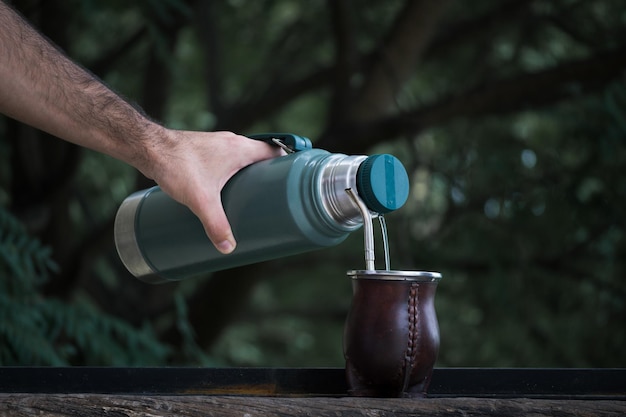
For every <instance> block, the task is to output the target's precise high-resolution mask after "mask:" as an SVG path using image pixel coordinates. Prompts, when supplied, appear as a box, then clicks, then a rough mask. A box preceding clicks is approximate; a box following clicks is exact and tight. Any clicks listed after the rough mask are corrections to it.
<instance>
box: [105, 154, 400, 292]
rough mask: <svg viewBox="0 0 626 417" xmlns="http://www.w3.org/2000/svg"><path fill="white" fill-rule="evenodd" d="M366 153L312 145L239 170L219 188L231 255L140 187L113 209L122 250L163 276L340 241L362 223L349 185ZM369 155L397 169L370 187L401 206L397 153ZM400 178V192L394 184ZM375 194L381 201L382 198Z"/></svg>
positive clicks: (164, 198) (148, 277)
mask: <svg viewBox="0 0 626 417" xmlns="http://www.w3.org/2000/svg"><path fill="white" fill-rule="evenodd" d="M386 157H390V158H393V157H391V156H389V155H386ZM369 158H372V157H369ZM367 159H368V157H366V156H346V155H343V154H332V153H329V152H327V151H325V150H321V149H307V150H304V151H299V152H295V153H291V154H289V155H286V156H282V157H278V158H274V159H270V160H265V161H261V162H257V163H255V164H252V165H250V166H248V167H246V168H244V169H242V170H241V171H239V172H238V173H237V174H235V175H234V176H233V177H232V178H231V179H230V180H229V181H228V183H227V184H226V185H225V187H224V189H223V191H222V204H223V206H224V210H225V212H226V215H227V217H228V219H229V222H230V224H231V227H232V230H233V235H234V237H235V239H236V240H237V247H236V249H235V250H234V251H233V252H232V253H231V254H228V255H224V254H222V253H220V252H218V251H217V250H216V249H215V247H214V246H213V244H212V243H211V241H210V240H209V239H208V237H207V236H206V234H205V231H204V228H203V226H202V224H201V222H200V220H199V219H198V218H197V217H196V216H195V215H194V214H193V213H192V212H191V211H190V210H189V209H188V208H187V207H186V206H184V205H182V204H180V203H178V202H176V201H175V200H173V199H172V198H170V197H169V196H168V195H167V194H165V193H164V192H163V191H162V190H161V189H160V188H159V187H153V188H150V189H148V190H142V191H138V192H137V193H134V194H132V195H131V196H129V197H128V198H127V199H126V200H124V202H123V203H122V205H121V206H120V208H119V210H118V213H117V216H116V220H115V243H116V247H117V250H118V254H119V255H120V258H121V259H122V262H123V263H124V265H125V266H126V267H127V269H128V270H129V271H130V272H131V273H132V274H133V275H135V276H136V277H137V278H139V279H142V280H144V281H146V282H150V283H160V282H168V281H177V280H180V279H184V278H188V277H192V276H195V275H199V274H202V273H207V272H212V271H218V270H222V269H228V268H233V267H236V266H240V265H246V264H252V263H256V262H261V261H265V260H269V259H275V258H279V257H283V256H289V255H294V254H298V253H302V252H306V251H310V250H314V249H319V248H324V247H329V246H334V245H337V244H339V243H341V242H342V241H343V240H345V239H346V238H347V236H348V235H349V234H350V233H351V232H352V231H354V230H356V229H358V228H359V227H361V226H362V222H363V220H362V217H361V215H360V213H359V210H358V207H356V206H355V205H354V204H353V203H352V202H351V201H350V198H349V196H348V195H347V193H346V192H345V189H347V188H351V189H358V188H359V184H358V182H359V180H358V175H357V174H358V171H359V170H360V169H361V165H363V162H364V161H366V160H367ZM372 162H374V164H375V165H374V169H376V166H377V165H380V166H381V167H384V166H389V167H390V168H387V169H386V170H387V171H389V170H390V169H391V170H392V171H390V172H387V176H389V175H391V176H392V178H390V179H388V181H387V183H388V184H387V185H385V184H382V185H379V186H376V185H374V187H370V188H368V190H369V192H370V193H371V192H374V194H375V193H376V192H378V194H381V193H383V194H384V198H386V199H388V201H389V204H391V205H392V206H394V207H392V209H395V205H398V204H399V205H402V204H403V203H404V201H405V200H406V197H407V195H408V179H406V178H405V177H406V172H405V171H404V169H403V168H402V167H401V165H400V167H401V168H402V169H400V171H401V172H399V173H398V172H393V170H395V171H398V170H399V168H398V164H399V162H398V161H397V160H396V159H395V158H393V161H392V162H393V163H392V164H389V163H388V162H389V161H388V160H385V161H384V162H387V164H386V165H385V164H383V160H380V161H378V162H376V161H372ZM391 165H393V167H391ZM365 175H366V176H367V173H366V174H365ZM398 175H399V178H400V179H399V180H398ZM372 176H376V177H378V176H380V175H378V174H376V175H374V174H372ZM362 182H367V184H368V187H369V184H370V182H372V181H370V179H369V177H368V179H367V180H363V181H362ZM398 182H400V183H401V184H400V188H401V189H400V192H399V194H400V195H396V194H398V193H397V192H396V191H395V190H396V189H397V184H396V183H398ZM405 182H406V184H404V183H405ZM389 184H391V186H390V185H389ZM393 186H395V187H396V188H393ZM361 188H363V187H362V186H361ZM404 188H406V191H405V190H404ZM387 189H391V192H389V190H387ZM372 190H373V191H372ZM370 199H371V200H372V201H373V202H374V203H377V202H378V201H379V199H380V198H379V197H377V196H374V197H370ZM382 204H383V205H385V204H386V203H385V201H383V203H382Z"/></svg>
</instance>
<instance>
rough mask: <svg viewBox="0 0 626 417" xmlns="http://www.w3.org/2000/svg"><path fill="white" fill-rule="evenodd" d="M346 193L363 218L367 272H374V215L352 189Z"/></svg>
mask: <svg viewBox="0 0 626 417" xmlns="http://www.w3.org/2000/svg"><path fill="white" fill-rule="evenodd" d="M346 193H348V195H349V196H350V198H351V199H352V201H353V202H354V204H356V206H357V207H358V208H359V211H360V212H361V216H363V234H364V235H365V270H366V271H374V270H375V269H376V266H375V263H374V259H375V256H374V226H373V225H372V215H371V213H370V211H369V209H368V208H367V206H366V205H365V203H364V202H363V200H361V199H360V198H359V197H358V196H357V195H356V193H355V192H354V191H352V188H346Z"/></svg>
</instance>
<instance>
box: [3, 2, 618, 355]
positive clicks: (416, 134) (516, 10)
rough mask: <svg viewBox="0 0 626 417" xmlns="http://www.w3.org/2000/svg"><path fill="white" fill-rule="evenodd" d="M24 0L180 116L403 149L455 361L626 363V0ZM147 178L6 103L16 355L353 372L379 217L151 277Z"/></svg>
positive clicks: (156, 108) (7, 298) (417, 252)
mask: <svg viewBox="0 0 626 417" xmlns="http://www.w3.org/2000/svg"><path fill="white" fill-rule="evenodd" d="M12 3H13V5H14V6H15V7H16V8H17V9H18V10H20V11H21V12H22V13H23V14H24V15H25V16H26V17H27V18H28V19H29V20H30V21H31V22H33V24H34V25H35V26H37V27H38V28H39V29H40V30H41V31H42V32H43V33H44V34H46V36H48V37H49V38H50V39H52V40H53V41H54V42H56V43H57V44H58V45H59V46H60V47H61V48H63V49H64V50H65V51H67V53H68V54H69V55H70V56H71V57H73V58H74V59H75V60H77V61H78V62H80V63H81V64H82V65H84V66H85V67H86V68H88V69H90V70H91V71H92V72H94V73H95V74H97V75H98V76H99V77H101V78H102V79H103V80H105V81H106V82H107V83H108V84H110V85H111V86H112V87H113V88H114V89H116V90H117V91H119V92H120V93H121V94H122V95H124V96H125V97H127V98H128V99H129V100H131V101H133V102H136V103H138V104H139V105H140V106H142V107H143V108H144V109H145V111H146V112H147V113H148V114H149V115H151V116H152V117H154V118H155V119H158V120H161V121H162V122H163V123H164V124H166V125H168V126H171V127H176V128H185V129H200V130H212V129H228V130H234V131H237V132H240V133H253V132H262V131H288V132H294V133H298V134H301V135H305V136H309V137H310V138H311V139H312V140H313V141H314V143H315V145H316V146H318V147H322V148H324V149H327V150H329V151H332V152H343V153H349V154H372V153H377V152H389V153H393V154H395V155H397V156H398V157H399V158H400V159H401V160H402V161H403V163H404V164H405V165H406V166H407V168H408V170H409V172H410V177H411V194H410V198H409V202H408V203H407V204H406V206H405V207H403V208H402V209H401V210H399V211H398V212H396V213H392V214H391V215H389V216H388V219H387V220H388V224H389V229H390V248H391V262H392V267H393V268H394V269H424V270H436V271H440V272H442V273H443V275H444V278H443V280H442V281H441V283H440V285H439V289H438V294H437V298H436V306H437V313H438V317H439V322H440V327H441V337H442V346H441V351H440V359H439V362H438V365H439V366H527V367H535V366H545V367H553V366H562V367H609V366H611V367H613V366H621V367H624V366H626V353H625V352H626V349H625V348H626V332H625V331H624V325H623V323H624V322H626V282H625V280H624V272H625V271H624V262H625V261H624V259H626V240H625V236H624V233H625V231H626V230H625V227H626V225H625V224H624V220H623V218H624V217H623V214H622V212H623V207H624V206H625V205H626V178H625V176H624V175H623V168H622V167H623V165H624V164H625V163H626V71H625V69H626V43H625V41H624V39H626V6H625V5H624V3H623V1H621V0H595V1H586V0H552V1H548V0H506V1H505V0H476V1H471V2H466V1H452V0H440V1H438V2H433V1H430V0H406V1H399V0H393V1H386V2H380V1H369V0H359V1H354V2H348V1H347V0H329V1H326V2H322V1H316V2H294V1H288V0H263V1H250V0H230V1H209V0H196V1H192V0H167V1H159V0H137V1H130V2H129V1H119V0H115V1H111V0H107V1H102V0H81V1H79V0H69V1H67V0H63V1H61V0H20V1H13V2H12ZM149 185H150V182H149V181H148V180H146V179H145V178H143V177H141V176H140V175H139V174H138V173H137V172H135V171H134V170H133V169H132V168H130V167H127V166H125V165H123V164H122V163H120V162H118V161H114V160H112V159H110V158H108V157H106V156H103V155H99V154H95V153H93V152H91V151H88V150H84V149H79V148H77V147H75V146H73V145H70V144H68V143H66V142H63V141H60V140H58V139H56V138H50V137H46V135H45V134H43V133H41V132H39V131H36V130H33V129H31V128H29V127H27V126H23V125H20V124H18V123H16V122H15V121H12V120H10V119H0V207H1V208H0V215H1V216H0V255H1V257H0V289H1V290H2V291H1V294H0V346H2V347H0V361H1V362H2V363H3V364H28V365H36V364H55V365H58V364H74V365H83V364H85V365H145V364H152V365H169V364H190V365H191V364H202V365H220V366H223V365H233V366H244V365H246V366H247V365H252V366H255V365H258V366H342V365H343V358H342V346H341V340H342V326H343V320H344V318H345V316H346V314H347V311H348V309H349V305H350V297H351V288H350V282H349V280H348V279H347V277H346V275H345V272H346V270H349V269H354V268H362V267H363V264H364V261H363V255H362V238H363V236H362V234H361V233H354V234H353V235H352V236H351V237H350V238H349V239H348V240H347V241H346V242H344V243H343V244H341V245H340V246H339V247H337V248H334V249H329V250H322V251H318V252H315V253H311V254H307V255H300V256H295V257H290V258H285V259H279V260H277V261H272V262H267V263H263V264H258V265H252V266H249V267H242V268H238V269H233V270H229V271H223V272H220V273H215V274H213V275H211V276H207V277H204V278H199V279H194V280H188V281H184V282H180V283H176V284H168V285H163V286H150V285H148V284H144V283H141V282H139V281H137V280H135V279H134V278H132V277H131V276H129V274H128V273H127V272H126V271H125V270H124V268H123V266H122V265H121V264H120V262H119V260H118V258H117V255H116V253H115V250H114V247H113V237H112V222H113V217H114V215H115V211H116V209H117V207H118V206H119V204H120V202H121V201H122V200H123V198H124V197H125V196H126V195H128V194H130V193H131V192H132V191H134V190H136V189H139V188H145V187H147V186H149ZM377 242H380V239H377ZM44 341H45V342H44Z"/></svg>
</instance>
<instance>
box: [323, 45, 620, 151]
mask: <svg viewBox="0 0 626 417" xmlns="http://www.w3.org/2000/svg"><path fill="white" fill-rule="evenodd" d="M624 68H626V44H624V45H622V46H620V47H618V48H615V49H612V50H609V51H604V52H601V53H598V54H596V55H593V56H590V57H588V58H586V59H583V60H580V61H574V62H567V63H564V64H562V65H559V66H557V67H554V68H550V69H547V70H544V71H540V72H535V73H524V74H521V75H519V76H517V77H512V78H508V79H503V80H500V81H494V82H490V83H484V84H482V85H478V86H476V87H474V88H473V89H471V90H469V91H467V92H465V93H462V94H458V95H450V96H447V97H444V98H442V99H441V100H439V101H438V102H436V103H433V104H431V105H430V106H426V107H423V108H420V109H418V110H415V111H412V112H405V113H402V114H399V115H394V116H391V117H388V118H386V119H384V120H380V121H375V122H372V123H368V124H360V125H351V126H346V127H343V128H342V129H341V130H340V131H335V132H333V136H332V137H328V138H325V140H326V141H330V140H332V138H333V137H334V138H341V140H335V141H334V142H333V149H334V150H336V151H338V152H348V151H350V152H356V151H363V150H366V149H367V148H369V147H370V146H373V145H374V144H376V143H378V142H380V141H381V140H382V139H385V138H388V139H389V138H394V137H398V136H401V135H406V134H409V135H414V134H417V133H419V132H420V131H422V130H424V129H427V128H430V127H433V126H439V125H441V124H443V123H446V122H448V121H450V120H452V119H454V118H458V117H478V116H484V115H487V114H505V113H510V112H512V111H519V110H522V109H525V108H530V107H540V106H546V105H549V104H553V103H556V102H559V101H561V100H564V99H573V98H577V97H580V96H581V95H582V94H583V93H586V92H589V91H593V90H597V89H599V88H602V87H604V86H606V85H607V84H609V83H610V82H611V81H612V80H613V79H615V78H616V77H619V76H620V75H621V74H623V73H624Z"/></svg>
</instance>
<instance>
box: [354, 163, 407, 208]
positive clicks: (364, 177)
mask: <svg viewBox="0 0 626 417" xmlns="http://www.w3.org/2000/svg"><path fill="white" fill-rule="evenodd" d="M357 188H358V191H359V195H360V196H361V198H362V199H363V201H364V202H365V204H366V205H367V206H368V207H369V208H370V209H371V210H373V211H375V212H377V213H381V214H384V213H389V212H391V211H394V210H397V209H399V208H400V207H402V206H403V205H404V203H406V200H407V198H408V197H409V176H408V175H407V173H406V170H405V169H404V165H402V162H400V161H399V160H398V158H396V157H395V156H393V155H388V154H381V155H372V156H369V157H368V158H367V159H366V160H365V161H363V163H362V164H361V166H360V167H359V170H358V172H357Z"/></svg>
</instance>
